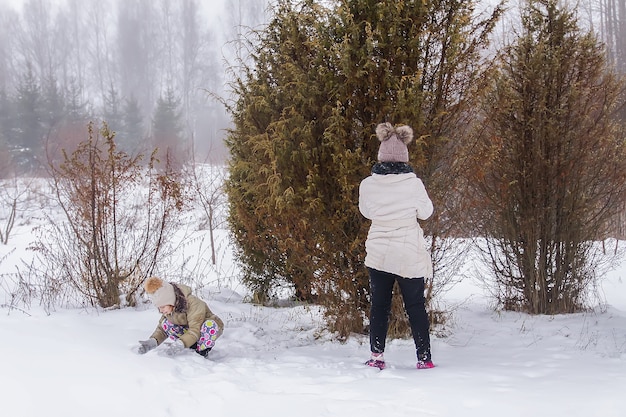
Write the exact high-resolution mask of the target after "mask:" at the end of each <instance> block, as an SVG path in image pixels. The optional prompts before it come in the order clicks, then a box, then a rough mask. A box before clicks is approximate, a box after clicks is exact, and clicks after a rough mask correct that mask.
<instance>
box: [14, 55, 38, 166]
mask: <svg viewBox="0 0 626 417" xmlns="http://www.w3.org/2000/svg"><path fill="white" fill-rule="evenodd" d="M14 103H15V121H16V123H15V131H14V132H13V134H12V135H11V138H10V140H11V146H12V147H13V148H14V151H15V153H14V154H13V156H14V158H16V160H15V161H14V163H15V166H16V168H18V171H19V172H27V171H30V170H32V169H34V168H35V167H36V166H37V165H38V162H37V161H38V158H39V157H40V156H41V151H42V144H43V139H44V127H43V114H42V113H43V98H42V94H41V86H40V85H39V83H38V82H37V79H36V78H35V74H34V73H33V69H32V66H31V65H27V70H26V73H25V74H23V76H22V77H21V78H20V80H19V83H18V85H17V88H16V93H15V101H14Z"/></svg>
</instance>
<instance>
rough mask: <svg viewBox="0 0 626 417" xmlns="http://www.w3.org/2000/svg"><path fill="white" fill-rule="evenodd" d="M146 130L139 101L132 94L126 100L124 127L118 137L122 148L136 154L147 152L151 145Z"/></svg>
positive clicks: (123, 116) (123, 118)
mask: <svg viewBox="0 0 626 417" xmlns="http://www.w3.org/2000/svg"><path fill="white" fill-rule="evenodd" d="M145 137H146V134H145V130H144V125H143V116H142V112H141V109H140V107H139V101H138V100H137V99H136V98H135V97H134V96H131V97H130V98H129V99H127V100H125V102H124V110H123V113H122V129H121V132H120V134H119V136H118V137H117V140H118V143H119V144H120V148H121V149H123V150H124V151H125V152H126V153H128V154H131V155H134V154H136V153H142V152H146V151H147V150H148V149H149V147H148V146H146V144H145V143H144V142H145Z"/></svg>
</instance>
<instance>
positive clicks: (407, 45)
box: [227, 0, 499, 337]
mask: <svg viewBox="0 0 626 417" xmlns="http://www.w3.org/2000/svg"><path fill="white" fill-rule="evenodd" d="M324 5H326V6H322V5H321V4H319V2H315V1H300V2H293V1H288V0H282V1H279V2H278V4H277V6H276V9H275V18H274V19H273V20H272V22H271V23H270V24H269V26H268V27H267V28H266V29H265V30H264V31H263V32H261V33H259V41H258V43H257V44H256V47H255V48H254V49H253V62H254V63H253V65H252V66H250V67H248V68H247V69H246V72H245V73H244V75H242V76H241V77H239V78H238V79H237V80H236V82H235V84H234V92H235V95H236V97H237V98H236V101H235V103H234V104H233V106H232V107H231V109H230V110H231V113H232V115H233V119H234V128H233V129H232V131H231V132H230V134H229V137H228V146H229V148H230V150H231V155H232V159H231V162H230V178H229V180H228V182H227V191H228V196H229V201H230V224H231V227H232V230H233V233H234V236H235V239H236V243H237V247H238V250H239V253H238V254H239V260H240V261H241V262H242V265H243V266H244V271H245V273H246V280H247V282H248V284H250V286H251V287H252V288H254V289H255V290H256V291H257V294H260V295H261V297H260V298H264V297H266V296H268V295H271V293H272V291H274V290H275V289H276V287H277V286H278V285H280V284H281V283H289V284H293V285H294V286H295V288H296V293H297V294H298V295H299V296H300V297H301V298H304V299H308V300H313V299H316V300H318V301H319V303H320V304H322V305H323V306H324V307H326V314H327V318H328V324H329V327H330V329H331V330H334V331H337V332H339V334H340V335H341V336H344V337H345V336H347V335H349V334H350V333H351V332H362V331H363V330H364V328H365V323H366V317H367V313H368V310H369V301H368V295H369V294H368V291H369V285H368V278H367V272H366V270H365V267H364V265H363V259H364V255H365V251H364V241H365V237H366V234H367V229H368V226H369V224H368V223H367V222H366V221H365V219H363V217H362V216H361V214H360V213H359V211H358V186H359V183H360V181H361V180H362V179H363V178H364V177H366V176H367V175H369V172H370V169H371V166H372V164H373V163H374V162H375V159H376V155H377V150H378V144H379V142H378V141H377V140H376V138H375V135H374V128H375V126H376V125H377V124H378V123H381V122H385V121H389V122H392V123H394V124H408V125H411V126H412V127H413V129H414V130H415V132H416V136H417V138H418V139H417V140H416V144H412V145H411V149H410V153H411V158H412V160H411V162H412V163H413V165H414V166H415V168H416V170H417V171H418V175H420V176H421V177H422V178H423V179H424V180H425V182H426V183H427V185H428V186H430V190H429V191H430V193H431V197H432V198H433V200H434V201H435V204H436V205H437V203H438V202H440V201H442V200H445V199H446V193H447V192H448V191H447V190H449V189H452V187H449V185H448V186H442V187H441V188H437V184H438V181H439V180H438V178H440V177H446V176H448V177H449V174H450V171H449V170H448V171H446V167H449V166H452V164H447V163H446V161H445V160H443V159H442V158H444V157H447V154H446V153H445V152H443V151H442V149H443V148H446V147H449V145H448V144H449V142H450V141H452V140H455V139H457V138H456V137H455V136H454V135H455V134H456V133H455V132H457V131H458V130H459V123H460V121H461V120H462V116H464V115H465V113H466V112H467V109H468V106H467V103H468V100H469V98H470V96H471V95H470V93H471V92H472V88H473V87H475V86H476V85H477V84H478V81H479V80H478V77H479V74H480V72H479V71H478V70H479V68H480V66H479V64H478V63H479V61H480V60H479V59H478V53H479V52H480V50H481V47H482V46H485V45H486V33H488V32H489V30H491V28H492V27H493V24H494V22H495V20H496V18H497V14H498V13H494V14H493V15H490V16H489V17H488V18H487V19H486V20H484V21H480V22H478V23H477V22H475V21H474V18H473V14H472V12H473V9H472V5H473V2H456V1H455V2H452V1H421V0H420V1H397V2H373V1H363V0H361V1H358V0H343V1H336V2H330V3H329V2H324ZM498 10H499V9H498ZM439 207H441V205H439ZM439 210H441V209H439ZM450 217H451V214H450V213H448V214H446V213H444V214H443V216H442V217H441V218H450ZM432 227H439V223H438V220H435V222H434V223H433V225H432V226H428V225H427V226H426V228H427V230H429V229H430V230H432Z"/></svg>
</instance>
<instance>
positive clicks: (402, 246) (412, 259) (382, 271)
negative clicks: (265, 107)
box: [359, 123, 434, 369]
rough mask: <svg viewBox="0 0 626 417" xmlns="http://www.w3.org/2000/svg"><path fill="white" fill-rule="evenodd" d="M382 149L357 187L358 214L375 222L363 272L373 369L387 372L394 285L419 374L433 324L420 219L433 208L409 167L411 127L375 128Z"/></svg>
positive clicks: (426, 361) (428, 362)
mask: <svg viewBox="0 0 626 417" xmlns="http://www.w3.org/2000/svg"><path fill="white" fill-rule="evenodd" d="M376 136H377V137H378V140H379V141H380V142H381V143H380V148H379V151H378V163H377V164H375V165H374V167H373V168H372V175H370V176H369V177H367V178H365V179H364V180H363V181H362V182H361V184H360V187H359V210H360V211H361V214H363V216H365V217H366V218H367V219H370V220H371V221H372V224H371V226H370V229H369V233H368V235H367V240H366V242H365V250H366V256H365V266H366V267H367V270H368V272H369V277H370V291H371V297H372V299H371V301H372V307H371V310H370V349H371V352H372V353H371V358H370V360H368V361H367V362H366V364H367V365H369V366H374V367H378V368H380V369H383V368H384V367H385V359H384V357H383V352H384V350H385V339H386V338H387V329H388V326H389V314H390V311H391V299H392V291H393V285H394V283H395V282H397V283H398V284H399V287H400V291H401V292H402V299H403V300H404V308H405V310H406V312H407V315H408V316H409V323H410V325H411V331H412V333H413V340H414V341H415V348H416V350H417V368H418V369H428V368H433V367H434V365H433V362H432V359H431V354H430V335H429V321H428V314H427V313H426V306H425V300H424V279H429V278H432V276H433V268H432V262H431V259H430V253H429V252H428V250H427V249H426V242H425V240H424V232H423V231H422V228H421V227H420V225H419V223H418V221H417V219H420V220H426V219H427V218H429V217H430V215H431V214H432V213H433V204H432V201H431V200H430V198H429V197H428V193H427V192H426V189H425V187H424V184H423V183H422V180H421V179H419V178H418V177H417V176H416V175H415V173H414V172H413V168H411V166H410V165H409V164H408V162H409V151H408V148H407V144H408V143H409V142H411V140H413V130H412V129H411V128H410V127H409V126H399V127H394V126H393V125H392V124H391V123H381V124H379V125H378V126H377V127H376Z"/></svg>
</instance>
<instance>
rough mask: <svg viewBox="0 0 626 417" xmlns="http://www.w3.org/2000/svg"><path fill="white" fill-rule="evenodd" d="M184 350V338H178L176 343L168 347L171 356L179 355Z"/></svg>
mask: <svg viewBox="0 0 626 417" xmlns="http://www.w3.org/2000/svg"><path fill="white" fill-rule="evenodd" d="M183 350H185V344H184V343H183V341H182V340H180V339H176V341H175V342H174V343H172V344H170V345H169V346H168V347H167V351H166V353H167V354H168V355H169V356H174V355H178V354H179V353H180V352H182V351H183Z"/></svg>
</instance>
